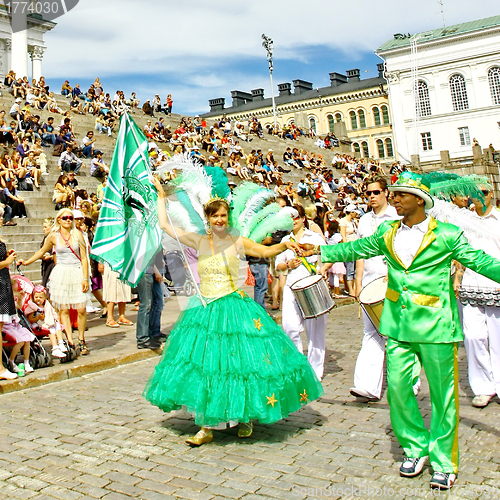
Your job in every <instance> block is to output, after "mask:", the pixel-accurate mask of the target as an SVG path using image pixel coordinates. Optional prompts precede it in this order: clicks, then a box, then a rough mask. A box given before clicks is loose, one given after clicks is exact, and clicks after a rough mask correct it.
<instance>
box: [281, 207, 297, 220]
mask: <svg viewBox="0 0 500 500" xmlns="http://www.w3.org/2000/svg"><path fill="white" fill-rule="evenodd" d="M281 211H282V212H285V213H287V214H290V217H291V218H292V219H297V217H300V215H299V212H298V211H297V210H296V209H295V208H293V207H283V208H282V209H281Z"/></svg>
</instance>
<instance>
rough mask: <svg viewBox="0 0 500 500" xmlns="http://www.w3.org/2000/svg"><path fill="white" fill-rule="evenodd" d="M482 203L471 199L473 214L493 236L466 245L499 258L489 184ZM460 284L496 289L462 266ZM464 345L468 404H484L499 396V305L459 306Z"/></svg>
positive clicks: (498, 222)
mask: <svg viewBox="0 0 500 500" xmlns="http://www.w3.org/2000/svg"><path fill="white" fill-rule="evenodd" d="M483 195H484V198H485V199H484V202H483V201H481V200H473V201H474V205H475V207H476V216H477V217H478V218H480V219H482V220H483V223H484V222H487V224H488V226H489V227H490V232H491V233H493V234H497V235H498V237H497V238H493V237H489V236H488V237H485V238H474V241H470V244H471V245H472V246H473V247H474V248H477V249H481V250H484V251H485V252H488V253H489V254H490V255H491V256H493V257H496V258H497V259H498V258H500V212H499V211H498V210H497V209H496V208H495V207H494V206H493V204H492V199H493V192H492V190H491V187H490V186H485V189H484V190H483ZM462 286H463V287H464V288H474V289H476V290H481V291H488V290H498V283H496V282H494V281H492V280H490V279H488V278H486V277H484V276H481V275H480V274H477V273H475V272H474V271H471V270H470V269H466V270H465V273H464V276H463V280H462ZM463 330H464V336H465V338H464V345H465V350H466V352H467V360H468V363H469V384H470V386H471V389H472V392H473V393H474V398H473V399H472V406H475V407H477V408H483V407H485V406H486V405H487V404H488V403H489V402H490V401H491V399H493V398H494V397H495V395H496V394H498V395H500V307H495V306H472V305H470V304H466V305H465V306H464V308H463Z"/></svg>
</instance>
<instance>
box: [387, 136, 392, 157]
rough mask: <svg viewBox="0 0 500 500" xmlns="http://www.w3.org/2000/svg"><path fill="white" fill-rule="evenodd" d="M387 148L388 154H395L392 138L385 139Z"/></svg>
mask: <svg viewBox="0 0 500 500" xmlns="http://www.w3.org/2000/svg"><path fill="white" fill-rule="evenodd" d="M385 148H386V150H387V156H389V157H391V156H394V150H393V149H392V139H386V140H385Z"/></svg>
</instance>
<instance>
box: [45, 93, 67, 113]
mask: <svg viewBox="0 0 500 500" xmlns="http://www.w3.org/2000/svg"><path fill="white" fill-rule="evenodd" d="M46 110H47V111H48V112H49V113H59V114H62V113H63V110H62V109H61V108H60V107H59V106H58V105H57V101H56V98H55V96H54V92H51V93H50V94H49V97H48V99H47V106H46Z"/></svg>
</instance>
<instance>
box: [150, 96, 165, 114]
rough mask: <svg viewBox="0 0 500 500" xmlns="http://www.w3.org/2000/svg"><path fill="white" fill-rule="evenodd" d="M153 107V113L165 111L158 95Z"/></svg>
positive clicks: (155, 97)
mask: <svg viewBox="0 0 500 500" xmlns="http://www.w3.org/2000/svg"><path fill="white" fill-rule="evenodd" d="M152 106H153V112H155V113H161V112H162V111H163V108H162V107H161V99H160V96H159V95H158V94H155V96H154V99H153V104H152Z"/></svg>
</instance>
